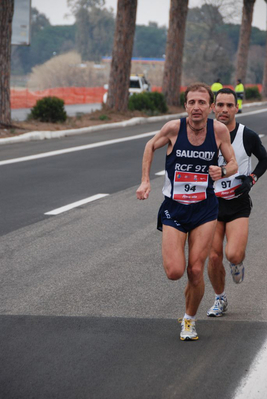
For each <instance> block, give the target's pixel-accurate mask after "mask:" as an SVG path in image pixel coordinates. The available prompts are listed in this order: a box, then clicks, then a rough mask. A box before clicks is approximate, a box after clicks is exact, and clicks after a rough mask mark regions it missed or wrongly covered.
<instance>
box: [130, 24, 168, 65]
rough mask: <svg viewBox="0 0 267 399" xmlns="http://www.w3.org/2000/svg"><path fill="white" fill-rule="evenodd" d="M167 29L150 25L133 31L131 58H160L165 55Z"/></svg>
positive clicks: (138, 27)
mask: <svg viewBox="0 0 267 399" xmlns="http://www.w3.org/2000/svg"><path fill="white" fill-rule="evenodd" d="M166 39H167V28H165V27H158V26H157V25H156V24H152V23H150V25H149V26H144V25H137V26H136V29H135V37H134V47H133V57H150V58H162V57H163V54H165V47H166Z"/></svg>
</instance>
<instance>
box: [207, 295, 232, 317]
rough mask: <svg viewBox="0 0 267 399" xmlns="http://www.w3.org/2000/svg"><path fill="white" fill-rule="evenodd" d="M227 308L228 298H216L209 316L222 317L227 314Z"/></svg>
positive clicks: (208, 312) (208, 313)
mask: <svg viewBox="0 0 267 399" xmlns="http://www.w3.org/2000/svg"><path fill="white" fill-rule="evenodd" d="M227 306H228V302H227V298H226V296H224V297H223V298H220V297H219V296H216V297H215V302H214V304H213V306H212V307H211V308H210V309H209V310H208V311H207V316H208V317H221V316H222V315H223V313H224V312H226V310H227Z"/></svg>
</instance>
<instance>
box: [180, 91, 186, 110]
mask: <svg viewBox="0 0 267 399" xmlns="http://www.w3.org/2000/svg"><path fill="white" fill-rule="evenodd" d="M184 93H185V92H184V91H182V92H181V93H180V105H181V107H184V102H185V94H184Z"/></svg>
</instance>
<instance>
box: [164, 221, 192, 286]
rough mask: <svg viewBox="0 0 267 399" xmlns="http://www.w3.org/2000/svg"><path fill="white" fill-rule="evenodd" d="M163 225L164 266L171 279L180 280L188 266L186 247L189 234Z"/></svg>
mask: <svg viewBox="0 0 267 399" xmlns="http://www.w3.org/2000/svg"><path fill="white" fill-rule="evenodd" d="M162 227H163V228H162V258H163V267H164V270H165V272H166V275H167V277H168V278H169V279H170V280H178V279H180V278H181V277H182V276H183V274H184V271H185V267H186V261H185V253H184V248H185V242H186V238H187V234H186V233H183V232H182V231H180V230H177V229H175V228H174V227H171V226H167V225H163V226H162Z"/></svg>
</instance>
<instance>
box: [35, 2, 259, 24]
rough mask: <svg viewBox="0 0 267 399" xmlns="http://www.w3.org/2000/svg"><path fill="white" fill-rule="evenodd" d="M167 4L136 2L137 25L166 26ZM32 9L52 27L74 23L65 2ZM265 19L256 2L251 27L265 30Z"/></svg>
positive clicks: (194, 4) (113, 4) (191, 4)
mask: <svg viewBox="0 0 267 399" xmlns="http://www.w3.org/2000/svg"><path fill="white" fill-rule="evenodd" d="M202 3H203V1H202V0H189V7H190V8H192V7H198V6H201V4H202ZM169 4H170V1H167V0H138V8H137V21H136V22H137V24H138V25H147V24H148V22H149V21H153V22H157V23H158V24H159V25H160V26H162V25H165V26H168V19H169ZM32 7H35V8H37V9H38V11H39V12H42V13H44V14H45V15H46V16H47V17H48V19H49V21H50V23H51V24H52V25H67V24H73V23H74V18H73V17H72V16H69V17H66V14H70V10H69V8H68V7H67V0H32ZM106 7H112V8H113V9H114V12H116V8H117V0H106ZM266 18H267V12H266V3H265V1H264V0H256V3H255V6H254V14H253V22H252V25H253V26H256V27H258V28H260V29H262V30H266ZM236 22H237V23H240V22H241V12H240V19H239V21H236Z"/></svg>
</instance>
